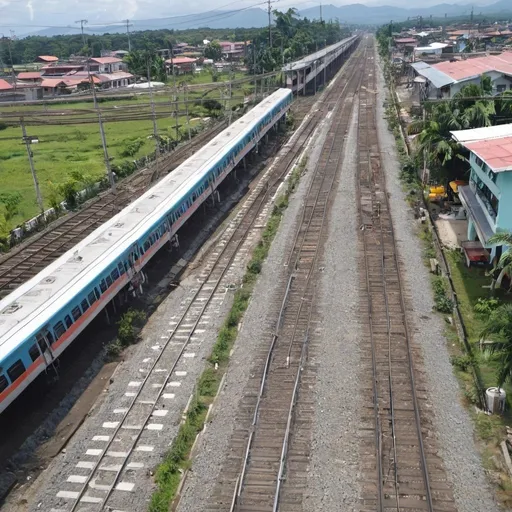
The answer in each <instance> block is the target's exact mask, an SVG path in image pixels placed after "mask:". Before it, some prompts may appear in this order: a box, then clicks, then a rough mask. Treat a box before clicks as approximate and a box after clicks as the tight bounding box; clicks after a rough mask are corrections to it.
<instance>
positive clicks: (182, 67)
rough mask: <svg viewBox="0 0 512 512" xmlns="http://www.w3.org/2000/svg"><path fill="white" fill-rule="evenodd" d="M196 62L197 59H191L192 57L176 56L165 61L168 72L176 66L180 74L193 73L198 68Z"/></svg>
mask: <svg viewBox="0 0 512 512" xmlns="http://www.w3.org/2000/svg"><path fill="white" fill-rule="evenodd" d="M196 64H197V59H191V58H190V57H174V58H173V59H167V60H166V61H165V67H166V69H167V73H169V74H171V73H172V68H174V71H175V72H176V74H178V75H182V74H185V73H193V72H194V71H195V69H196Z"/></svg>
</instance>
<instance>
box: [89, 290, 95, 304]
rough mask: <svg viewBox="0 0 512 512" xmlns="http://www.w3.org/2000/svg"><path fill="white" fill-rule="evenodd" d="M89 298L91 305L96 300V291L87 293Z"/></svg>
mask: <svg viewBox="0 0 512 512" xmlns="http://www.w3.org/2000/svg"><path fill="white" fill-rule="evenodd" d="M87 298H88V299H89V304H90V305H91V306H92V305H93V304H94V303H95V302H96V295H95V293H94V292H91V293H89V295H87Z"/></svg>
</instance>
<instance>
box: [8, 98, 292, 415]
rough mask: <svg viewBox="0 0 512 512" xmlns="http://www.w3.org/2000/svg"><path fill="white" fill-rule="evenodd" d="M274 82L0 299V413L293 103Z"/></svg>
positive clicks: (136, 279)
mask: <svg viewBox="0 0 512 512" xmlns="http://www.w3.org/2000/svg"><path fill="white" fill-rule="evenodd" d="M292 99H293V96H292V92H291V91H290V90H289V89H278V90H277V91H275V92H274V93H272V94H271V95H269V96H268V97H267V98H265V99H264V100H263V101H261V102H260V103H259V104H258V105H256V106H255V107H254V108H252V109H251V110H250V111H249V112H248V113H246V114H245V115H244V116H242V117H241V118H240V119H238V120H237V121H235V122H234V123H232V124H231V125H230V126H229V127H228V128H226V129H225V130H224V131H222V132H221V133H220V134H219V135H217V136H216V137H214V138H213V139H212V140H211V141H210V142H209V143H207V144H206V145H205V146H204V147H203V148H202V149H200V150H199V151H198V152H196V153H195V154H194V155H193V156H191V157H190V158H188V159H187V160H186V161H185V162H183V163H182V164H181V165H180V166H178V167H177V168H176V169H175V170H174V171H173V172H172V173H170V174H168V175H167V176H165V178H163V179H162V180H161V181H159V182H158V183H157V184H156V185H154V186H153V187H152V188H151V189H149V190H148V191H147V192H145V193H144V194H143V195H142V196H141V197H139V198H138V199H137V200H135V201H134V202H132V203H131V204H130V205H128V206H127V207H126V208H124V209H123V210H122V211H121V212H119V213H118V214H117V215H115V216H114V217H112V218H111V219H110V220H109V221H107V222H106V223H104V224H103V225H102V226H100V227H99V228H98V229H96V230H95V231H94V232H92V233H91V234H90V235H88V236H87V237H86V238H85V239H84V240H82V241H81V242H79V243H78V244H77V245H76V246H74V247H73V248H72V249H71V250H69V251H68V252H66V253H65V254H63V255H62V256H61V257H59V258H58V259H57V260H56V261H54V262H53V263H51V264H50V265H49V266H48V267H46V268H45V269H44V270H42V271H41V272H40V273H39V274H37V275H36V276H35V277H33V278H32V279H30V280H29V281H27V282H26V283H24V284H22V285H21V286H20V287H19V288H17V289H16V290H14V291H13V292H12V293H10V294H9V295H8V296H7V297H5V298H4V299H3V300H1V301H0V413H2V412H3V411H4V410H5V409H6V408H7V407H8V406H9V405H10V404H11V403H12V402H13V401H14V400H15V399H16V398H17V397H18V396H20V394H21V393H22V392H23V391H24V390H25V389H26V388H27V387H28V386H29V385H30V383H31V382H32V381H34V379H35V378H36V377H37V376H38V375H39V374H41V373H42V372H45V371H48V370H49V369H50V370H51V368H52V367H55V365H56V362H57V358H58V357H59V356H60V355H61V354H62V352H63V351H64V350H65V349H66V348H67V347H69V346H70V344H71V343H72V342H73V341H74V340H75V339H76V338H77V337H78V335H79V334H80V333H81V332H82V331H83V330H84V329H85V327H86V326H87V325H88V324H89V323H90V322H91V321H92V320H93V319H94V318H95V317H96V316H97V315H98V314H99V313H100V312H101V311H102V310H103V308H104V307H105V306H106V305H107V304H108V303H109V302H110V301H112V299H113V298H114V297H115V296H116V295H117V294H118V293H119V292H120V291H121V290H123V289H125V287H132V288H133V287H134V288H135V289H136V288H139V287H140V284H141V282H142V281H143V280H144V273H143V272H142V269H143V267H144V266H145V265H146V264H147V263H148V262H149V260H150V259H151V258H152V257H153V256H154V255H155V253H156V252H157V251H158V250H159V249H160V248H162V247H163V246H164V245H165V244H166V243H168V242H171V240H172V239H173V237H174V236H175V235H176V233H177V231H178V230H179V229H180V228H181V227H182V226H183V224H184V223H185V222H186V221H187V219H188V218H189V217H190V216H191V215H192V214H193V213H194V212H195V211H196V210H197V208H198V207H199V205H201V204H202V203H203V202H204V201H205V200H206V199H207V198H208V197H209V196H210V195H211V194H213V193H214V192H215V190H216V188H217V187H218V186H219V185H220V183H221V182H222V181H223V180H224V178H225V177H226V176H227V175H228V174H229V173H230V172H231V170H232V169H233V168H234V167H235V166H236V165H237V164H238V163H239V162H240V161H241V160H242V158H243V157H244V156H245V155H246V154H247V153H248V152H249V151H251V150H252V149H254V148H255V147H256V146H257V144H258V142H259V141H260V139H261V138H262V137H263V136H264V135H265V134H266V133H267V132H268V131H269V130H270V128H272V127H273V126H274V125H275V124H276V123H277V122H278V121H279V120H281V119H282V118H283V117H284V116H285V115H286V112H287V111H288V109H289V108H290V105H291V103H292Z"/></svg>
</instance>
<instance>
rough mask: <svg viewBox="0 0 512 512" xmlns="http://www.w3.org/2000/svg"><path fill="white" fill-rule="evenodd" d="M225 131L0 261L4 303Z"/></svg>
mask: <svg viewBox="0 0 512 512" xmlns="http://www.w3.org/2000/svg"><path fill="white" fill-rule="evenodd" d="M224 128H225V123H221V124H220V125H219V126H216V127H214V128H213V129H210V130H207V131H205V132H203V133H201V134H199V135H198V136H197V137H195V138H194V139H192V141H191V142H190V143H189V144H186V145H184V146H182V147H181V148H179V149H177V150H176V151H174V152H173V153H170V154H168V155H165V156H163V157H161V159H160V160H159V161H158V163H157V164H155V163H153V164H152V165H151V166H149V167H148V168H146V169H143V170H142V171H140V172H138V173H136V174H134V175H132V176H130V177H129V178H127V179H126V180H123V181H122V182H120V184H119V186H118V192H117V195H116V196H114V195H113V194H111V193H110V192H106V193H103V194H101V195H100V196H99V197H97V198H95V199H94V200H92V201H90V202H89V203H87V204H86V205H85V206H84V207H83V208H82V209H80V210H79V211H78V212H77V213H74V214H70V215H66V216H65V217H64V218H62V219H61V221H57V222H56V223H53V224H50V226H49V227H48V228H47V229H46V230H45V231H44V232H43V233H41V234H39V235H35V236H34V237H32V238H30V239H29V240H28V241H27V242H24V243H23V244H21V245H20V246H19V247H17V248H15V249H13V250H12V251H11V252H10V253H8V254H7V255H5V256H4V257H2V258H0V299H2V298H3V297H5V296H6V295H8V294H9V293H10V292H11V291H13V290H14V289H16V288H17V287H18V286H20V285H21V284H23V283H24V282H26V281H28V280H29V279H31V278H32V277H34V276H35V275H36V274H38V273H39V272H40V271H41V270H43V269H44V268H45V267H46V266H47V265H49V264H50V263H51V262H52V261H54V260H56V259H57V258H58V257H59V256H61V255H62V254H64V253H65V252H66V251H68V250H69V249H71V248H72V247H74V246H75V245H76V244H77V243H78V242H80V241H81V240H83V239H84V238H85V237H86V236H87V235H89V234H90V233H92V232H93V231H94V230H95V229H96V228H98V227H99V226H101V225H102V224H103V223H104V222H106V221H107V220H109V219H110V218H112V217H113V216H114V215H115V214H116V213H118V212H119V211H120V210H121V209H122V208H124V207H125V206H126V205H128V204H129V203H131V202H132V201H133V200H135V199H136V198H137V197H139V196H140V195H142V194H143V193H144V192H145V191H146V190H147V189H148V187H149V186H150V185H151V184H152V183H153V182H154V181H155V180H156V178H157V176H156V174H158V175H159V176H161V175H163V174H164V173H165V172H169V170H172V169H174V168H175V167H177V166H178V165H179V164H181V163H182V162H183V161H184V160H186V159H187V158H188V157H189V156H190V153H191V152H193V151H195V150H196V149H198V148H199V147H200V146H201V145H203V144H204V143H205V142H206V141H207V140H209V139H210V138H212V137H214V136H215V135H217V134H218V133H220V132H221V131H222V130H223V129H224ZM159 176H158V177H159Z"/></svg>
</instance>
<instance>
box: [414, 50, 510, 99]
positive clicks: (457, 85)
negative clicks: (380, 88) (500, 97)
mask: <svg viewBox="0 0 512 512" xmlns="http://www.w3.org/2000/svg"><path fill="white" fill-rule="evenodd" d="M411 68H412V69H413V70H414V73H415V75H416V76H418V75H419V76H423V77H424V78H425V79H426V86H425V88H424V90H423V93H422V99H427V98H429V99H435V98H452V97H453V95H454V94H456V93H457V92H459V91H460V90H461V89H462V88H463V87H464V86H466V85H469V84H477V85H479V84H480V82H481V79H482V75H485V76H488V77H489V78H490V79H491V83H492V89H493V93H494V94H499V93H502V92H505V91H507V90H512V53H511V52H504V53H501V54H500V55H488V56H485V57H476V58H474V59H466V60H455V61H449V62H448V61H445V62H439V63H437V64H432V65H430V64H427V63H426V62H422V61H420V62H415V63H412V64H411Z"/></svg>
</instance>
